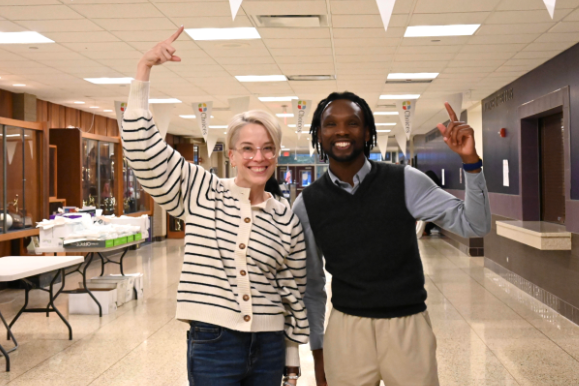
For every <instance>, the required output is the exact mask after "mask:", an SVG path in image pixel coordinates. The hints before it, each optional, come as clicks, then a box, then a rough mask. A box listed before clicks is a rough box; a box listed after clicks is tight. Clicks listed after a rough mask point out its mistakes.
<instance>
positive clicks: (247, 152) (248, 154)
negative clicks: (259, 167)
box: [232, 145, 276, 160]
mask: <svg viewBox="0 0 579 386" xmlns="http://www.w3.org/2000/svg"><path fill="white" fill-rule="evenodd" d="M232 150H237V151H238V152H239V153H241V156H242V157H243V159H253V158H254V157H255V155H256V154H257V151H258V150H259V151H261V155H262V156H263V158H265V159H268V160H271V159H274V158H275V157H276V154H275V147H274V146H271V145H267V146H263V147H253V146H243V147H242V148H241V149H235V148H234V149H232Z"/></svg>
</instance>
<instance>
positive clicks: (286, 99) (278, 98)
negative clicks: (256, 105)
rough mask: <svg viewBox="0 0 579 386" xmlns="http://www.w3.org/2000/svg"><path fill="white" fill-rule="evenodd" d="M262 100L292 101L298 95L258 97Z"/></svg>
mask: <svg viewBox="0 0 579 386" xmlns="http://www.w3.org/2000/svg"><path fill="white" fill-rule="evenodd" d="M257 99H259V100H260V101H261V102H291V101H292V99H298V97H296V96H285V97H258V98H257Z"/></svg>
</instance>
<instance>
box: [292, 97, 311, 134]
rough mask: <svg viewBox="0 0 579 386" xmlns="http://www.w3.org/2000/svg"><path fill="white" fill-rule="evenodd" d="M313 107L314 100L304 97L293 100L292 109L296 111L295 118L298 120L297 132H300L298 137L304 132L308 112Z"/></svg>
mask: <svg viewBox="0 0 579 386" xmlns="http://www.w3.org/2000/svg"><path fill="white" fill-rule="evenodd" d="M311 109H312V101H311V100H310V101H306V100H303V99H297V100H296V99H294V100H292V110H293V112H294V119H295V120H296V133H297V134H298V139H299V138H300V135H301V134H302V131H303V129H304V126H305V124H306V118H307V117H308V113H309V112H310V110H311Z"/></svg>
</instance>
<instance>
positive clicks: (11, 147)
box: [6, 141, 17, 165]
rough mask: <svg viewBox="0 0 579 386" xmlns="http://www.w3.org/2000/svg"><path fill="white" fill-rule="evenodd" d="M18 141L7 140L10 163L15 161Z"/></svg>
mask: <svg viewBox="0 0 579 386" xmlns="http://www.w3.org/2000/svg"><path fill="white" fill-rule="evenodd" d="M16 145H17V142H16V141H7V142H6V150H8V165H12V161H14V154H16Z"/></svg>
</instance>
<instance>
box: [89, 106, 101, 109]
mask: <svg viewBox="0 0 579 386" xmlns="http://www.w3.org/2000/svg"><path fill="white" fill-rule="evenodd" d="M98 108H99V107H98V106H91V107H89V109H98Z"/></svg>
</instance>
